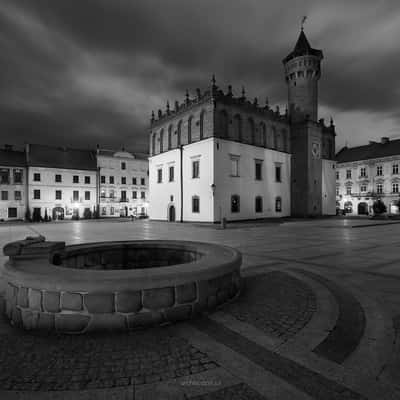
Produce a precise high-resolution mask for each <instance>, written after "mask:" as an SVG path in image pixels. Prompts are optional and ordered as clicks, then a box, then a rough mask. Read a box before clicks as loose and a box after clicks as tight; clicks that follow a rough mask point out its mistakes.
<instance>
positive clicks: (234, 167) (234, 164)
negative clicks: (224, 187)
mask: <svg viewBox="0 0 400 400" xmlns="http://www.w3.org/2000/svg"><path fill="white" fill-rule="evenodd" d="M231 176H239V158H237V157H231Z"/></svg>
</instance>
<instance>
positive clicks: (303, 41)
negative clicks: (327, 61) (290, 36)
mask: <svg viewBox="0 0 400 400" xmlns="http://www.w3.org/2000/svg"><path fill="white" fill-rule="evenodd" d="M308 54H310V55H313V56H316V57H321V58H322V57H323V56H322V51H321V50H317V49H313V48H312V47H311V46H310V43H309V42H308V40H307V37H306V35H305V33H304V31H303V30H302V31H301V32H300V35H299V38H298V39H297V43H296V46H294V49H293V51H292V52H291V53H290V54H289V55H288V56H287V57H285V58H284V59H283V62H284V63H285V62H287V61H289V60H291V59H292V58H296V57H299V56H305V55H308Z"/></svg>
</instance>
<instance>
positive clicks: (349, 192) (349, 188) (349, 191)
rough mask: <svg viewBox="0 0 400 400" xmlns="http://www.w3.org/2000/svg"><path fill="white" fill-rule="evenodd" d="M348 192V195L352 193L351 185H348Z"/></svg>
mask: <svg viewBox="0 0 400 400" xmlns="http://www.w3.org/2000/svg"><path fill="white" fill-rule="evenodd" d="M346 194H348V195H350V194H351V186H347V187H346Z"/></svg>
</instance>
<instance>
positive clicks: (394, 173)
mask: <svg viewBox="0 0 400 400" xmlns="http://www.w3.org/2000/svg"><path fill="white" fill-rule="evenodd" d="M392 173H393V175H397V174H398V173H399V165H398V164H393V167H392Z"/></svg>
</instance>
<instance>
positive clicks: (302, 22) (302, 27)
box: [301, 15, 307, 31]
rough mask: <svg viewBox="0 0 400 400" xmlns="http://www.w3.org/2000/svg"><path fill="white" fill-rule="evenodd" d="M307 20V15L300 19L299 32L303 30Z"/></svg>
mask: <svg viewBox="0 0 400 400" xmlns="http://www.w3.org/2000/svg"><path fill="white" fill-rule="evenodd" d="M306 20H307V15H304V17H303V18H302V19H301V30H302V31H303V30H304V22H306Z"/></svg>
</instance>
